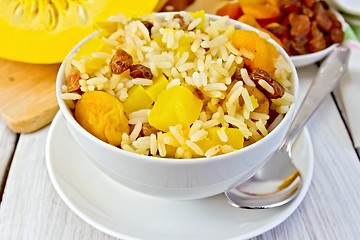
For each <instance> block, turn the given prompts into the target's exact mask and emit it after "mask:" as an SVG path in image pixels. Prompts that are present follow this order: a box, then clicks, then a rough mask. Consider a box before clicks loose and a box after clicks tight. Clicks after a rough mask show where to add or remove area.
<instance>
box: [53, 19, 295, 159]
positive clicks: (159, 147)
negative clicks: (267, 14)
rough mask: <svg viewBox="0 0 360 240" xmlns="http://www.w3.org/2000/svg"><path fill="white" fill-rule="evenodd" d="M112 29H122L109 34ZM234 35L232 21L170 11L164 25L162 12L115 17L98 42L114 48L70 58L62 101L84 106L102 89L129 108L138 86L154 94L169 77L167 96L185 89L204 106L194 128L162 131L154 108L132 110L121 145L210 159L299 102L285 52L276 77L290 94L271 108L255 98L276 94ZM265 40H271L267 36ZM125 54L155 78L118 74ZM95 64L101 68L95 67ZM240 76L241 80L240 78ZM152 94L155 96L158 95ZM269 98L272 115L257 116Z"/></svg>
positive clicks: (249, 139) (268, 126)
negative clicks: (88, 95)
mask: <svg viewBox="0 0 360 240" xmlns="http://www.w3.org/2000/svg"><path fill="white" fill-rule="evenodd" d="M109 26H116V28H111V30H109V29H110V27H109ZM149 26H150V27H149ZM234 30H235V27H234V25H231V24H229V22H228V18H227V17H222V18H219V19H218V20H216V21H210V20H208V19H207V18H204V17H201V16H200V17H199V14H193V13H188V12H180V13H178V14H172V15H171V14H169V15H166V17H165V18H164V19H163V20H161V19H160V18H158V17H157V16H156V14H151V15H146V16H141V17H137V18H133V19H125V18H124V17H123V16H122V15H121V14H119V15H117V16H112V17H110V18H109V20H108V23H107V25H106V24H105V27H103V28H101V29H100V30H99V33H98V35H97V36H96V37H95V38H98V39H100V40H101V41H103V42H104V43H105V45H106V49H107V51H97V49H94V51H93V52H91V53H90V54H87V55H84V56H79V53H78V54H74V55H72V56H69V57H68V58H67V59H66V60H65V79H67V84H65V85H63V87H62V92H63V94H61V96H60V97H61V98H62V99H63V100H64V101H65V102H66V104H67V105H68V106H69V108H70V109H75V106H76V103H77V101H78V100H79V99H81V97H82V94H83V93H84V92H87V91H103V92H106V93H108V94H110V95H112V96H114V97H116V98H117V99H118V100H119V101H120V102H122V103H125V104H126V101H128V99H129V98H130V97H131V92H132V91H135V90H134V89H136V88H139V87H141V88H142V89H145V90H146V89H149V87H151V86H153V85H154V84H155V82H156V81H159V80H158V79H159V78H161V77H165V79H163V80H161V81H163V82H164V86H162V91H166V90H168V89H171V88H174V87H176V86H178V87H179V86H183V87H186V88H187V89H189V90H190V91H191V92H192V93H193V95H194V96H196V97H197V98H199V99H200V100H201V101H202V108H201V111H200V113H199V115H198V117H197V119H196V120H195V121H194V122H192V123H191V124H190V125H189V126H183V125H181V124H175V125H172V126H169V127H168V128H167V131H162V130H159V129H156V128H154V127H153V126H151V125H150V124H149V115H150V113H151V111H152V109H153V106H154V103H152V104H151V105H150V106H148V107H146V108H143V109H136V110H134V111H130V110H128V111H126V109H125V113H126V117H127V118H128V120H129V121H128V124H129V125H130V132H129V133H123V134H122V136H121V144H120V145H119V146H118V147H120V148H121V149H123V150H125V151H131V152H134V153H138V154H144V155H149V156H160V157H168V158H194V157H211V156H214V155H218V154H224V153H229V152H232V151H236V150H239V149H240V148H242V147H246V146H248V145H250V144H252V143H254V142H256V141H259V140H260V139H262V138H263V137H264V136H266V135H267V134H268V133H269V132H270V131H272V130H273V129H274V128H275V127H276V126H277V125H278V124H279V123H280V122H281V120H282V118H283V117H284V115H285V114H286V113H287V111H288V110H289V108H290V106H291V104H292V103H293V102H294V101H295V97H294V96H293V95H292V93H293V89H292V83H291V80H290V75H291V73H292V70H291V66H290V65H289V64H288V63H287V62H286V60H285V59H284V58H283V56H281V55H279V57H278V58H276V59H274V66H275V72H274V73H273V74H272V76H271V77H272V80H274V81H276V82H278V83H279V84H280V85H281V86H282V87H283V88H284V90H285V92H284V94H283V95H282V96H281V97H277V98H269V97H266V98H267V100H266V99H264V103H262V102H261V101H260V100H259V99H260V98H257V97H256V93H257V91H259V89H261V90H262V92H264V91H267V92H268V93H269V94H271V93H274V92H276V89H274V87H273V85H271V84H269V83H268V82H267V81H265V80H263V79H260V80H259V81H257V82H255V81H254V78H253V75H252V74H253V73H252V71H253V70H252V69H249V67H248V66H247V65H246V63H245V60H252V58H253V57H254V53H253V52H251V51H249V50H248V49H237V48H236V47H235V46H234V44H233V42H232V38H231V36H232V34H233V32H234ZM104 32H105V33H104ZM259 36H260V37H261V38H265V39H266V40H268V38H269V37H268V35H267V34H259ZM80 49H81V48H80ZM102 49H104V47H102V48H101V50H102ZM118 49H122V50H124V51H125V52H126V53H128V54H129V55H131V57H132V61H133V64H132V65H135V64H137V65H142V66H145V67H146V69H148V70H147V71H150V72H151V74H152V79H150V78H147V77H132V76H130V71H129V70H125V71H124V72H122V73H114V72H113V70H112V68H111V61H112V59H113V56H114V55H116V51H117V50H118ZM80 51H81V50H79V52H80ZM94 63H95V65H96V66H99V68H95V67H94ZM89 66H90V67H89ZM237 71H238V75H239V78H240V79H241V80H239V79H236V78H234V75H236V74H237ZM74 72H77V73H78V75H77V76H78V77H77V80H78V89H76V90H75V91H73V90H71V89H70V88H69V84H68V82H69V79H70V78H71V77H72V74H74ZM260 74H261V72H260ZM156 84H157V86H158V85H159V83H158V82H157V83H156ZM137 86H138V87H137ZM148 93H149V91H148ZM151 93H152V92H151ZM151 93H149V96H150V97H153V96H151ZM129 95H130V97H129ZM157 97H158V96H155V100H154V101H153V102H156V98H157ZM266 101H268V110H267V111H265V112H261V111H258V110H259V109H260V107H263V106H264V104H266ZM229 129H230V130H233V129H236V130H237V131H239V133H240V134H241V136H242V139H239V140H237V139H235V140H234V136H235V135H234V136H233V135H232V134H233V133H232V132H231V131H230V130H229ZM148 130H149V131H148ZM215 135H216V136H217V140H216V141H213V142H212V143H214V145H213V146H207V145H206V144H205V145H206V147H204V146H205V145H204V141H206V139H208V138H209V137H212V138H214V136H215ZM238 136H239V134H237V135H236V137H238ZM234 141H235V142H236V143H235V144H233V142H234ZM237 141H238V142H239V144H238V143H237Z"/></svg>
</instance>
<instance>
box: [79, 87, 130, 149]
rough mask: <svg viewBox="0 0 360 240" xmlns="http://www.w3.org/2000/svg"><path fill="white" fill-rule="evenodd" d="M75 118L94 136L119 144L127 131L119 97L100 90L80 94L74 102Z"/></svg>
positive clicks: (128, 129) (126, 122)
mask: <svg viewBox="0 0 360 240" xmlns="http://www.w3.org/2000/svg"><path fill="white" fill-rule="evenodd" d="M74 115H75V119H76V121H78V122H79V124H80V125H81V126H82V127H83V128H85V129H86V130H87V131H88V132H89V133H91V134H93V135H94V136H95V137H97V138H99V139H101V140H103V141H104V142H107V143H110V144H111V145H114V146H119V145H120V143H121V137H122V134H123V133H127V134H128V133H129V131H130V128H129V125H128V119H127V118H126V116H125V113H124V107H123V104H122V103H121V102H120V101H119V99H117V98H115V97H114V96H112V95H110V94H108V93H106V92H102V91H91V92H90V91H89V92H85V93H84V94H82V96H81V99H80V100H79V101H78V102H77V103H76V107H75V113H74Z"/></svg>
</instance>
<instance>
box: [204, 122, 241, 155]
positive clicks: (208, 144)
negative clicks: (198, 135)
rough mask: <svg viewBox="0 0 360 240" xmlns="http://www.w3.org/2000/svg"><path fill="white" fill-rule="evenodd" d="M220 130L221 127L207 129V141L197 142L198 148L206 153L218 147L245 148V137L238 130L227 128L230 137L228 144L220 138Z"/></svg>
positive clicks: (226, 131)
mask: <svg viewBox="0 0 360 240" xmlns="http://www.w3.org/2000/svg"><path fill="white" fill-rule="evenodd" d="M218 130H220V127H211V128H209V129H207V131H208V135H207V137H206V138H205V139H203V140H201V141H199V142H197V144H198V146H199V147H200V148H201V149H202V150H203V151H204V152H206V151H207V150H208V149H210V148H212V147H213V146H216V145H230V146H231V147H233V148H234V149H241V148H243V144H244V136H243V135H242V133H241V132H240V130H239V129H237V128H225V129H224V130H225V133H226V135H227V137H228V140H227V141H226V142H222V141H221V140H220V138H219V135H218V133H217V131H218Z"/></svg>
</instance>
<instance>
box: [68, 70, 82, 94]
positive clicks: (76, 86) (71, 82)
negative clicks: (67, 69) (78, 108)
mask: <svg viewBox="0 0 360 240" xmlns="http://www.w3.org/2000/svg"><path fill="white" fill-rule="evenodd" d="M80 79H81V76H80V72H79V71H74V72H72V73H71V75H70V76H69V78H68V80H67V81H66V86H67V88H68V91H69V92H78V91H79V90H80V83H79V80H80Z"/></svg>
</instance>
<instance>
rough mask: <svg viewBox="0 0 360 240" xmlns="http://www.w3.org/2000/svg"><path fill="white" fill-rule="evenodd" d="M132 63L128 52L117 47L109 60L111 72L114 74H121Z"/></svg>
mask: <svg viewBox="0 0 360 240" xmlns="http://www.w3.org/2000/svg"><path fill="white" fill-rule="evenodd" d="M132 63H133V59H132V57H131V55H130V54H128V53H127V52H126V51H125V50H123V49H121V48H119V49H117V50H116V52H115V54H114V56H113V57H112V58H111V61H110V68H111V72H112V73H115V74H121V73H123V72H125V71H126V70H128V69H129V68H130V66H131V64H132Z"/></svg>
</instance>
